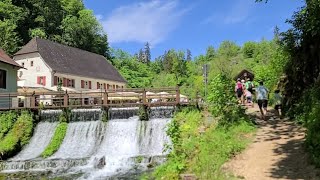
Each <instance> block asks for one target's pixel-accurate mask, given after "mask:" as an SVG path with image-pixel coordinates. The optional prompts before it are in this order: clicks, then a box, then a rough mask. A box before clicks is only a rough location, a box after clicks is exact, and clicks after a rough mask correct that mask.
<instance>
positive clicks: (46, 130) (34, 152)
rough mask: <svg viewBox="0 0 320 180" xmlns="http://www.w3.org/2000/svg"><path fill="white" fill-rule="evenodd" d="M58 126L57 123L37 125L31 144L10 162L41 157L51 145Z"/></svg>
mask: <svg viewBox="0 0 320 180" xmlns="http://www.w3.org/2000/svg"><path fill="white" fill-rule="evenodd" d="M56 126H57V122H55V123H50V122H40V123H39V124H38V125H37V127H36V129H35V133H34V135H33V137H32V138H31V140H30V142H29V144H28V145H27V146H26V147H25V148H23V150H22V151H21V152H20V153H19V154H18V155H16V156H15V157H14V158H12V159H11V160H10V161H24V160H29V159H34V158H37V157H39V156H40V154H41V153H42V152H43V151H44V149H45V148H46V147H47V145H48V144H49V143H50V140H51V138H52V136H53V134H54V131H55V129H56Z"/></svg>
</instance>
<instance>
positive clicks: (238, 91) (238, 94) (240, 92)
mask: <svg viewBox="0 0 320 180" xmlns="http://www.w3.org/2000/svg"><path fill="white" fill-rule="evenodd" d="M242 94H243V92H242V89H237V96H238V98H241V96H242Z"/></svg>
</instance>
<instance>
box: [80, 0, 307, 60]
mask: <svg viewBox="0 0 320 180" xmlns="http://www.w3.org/2000/svg"><path fill="white" fill-rule="evenodd" d="M84 3H85V5H86V7H87V8H89V9H92V10H93V11H94V14H95V15H96V17H97V18H98V19H99V21H100V22H101V24H102V26H103V28H104V30H105V31H106V32H107V33H108V37H109V43H110V46H111V47H113V48H120V49H123V50H125V51H127V52H129V53H130V54H134V53H135V52H138V51H139V49H140V48H142V47H143V46H144V44H145V42H147V41H148V42H149V43H150V44H151V56H152V59H154V58H155V57H157V56H159V55H162V54H163V52H164V51H165V50H169V49H172V48H174V49H176V50H186V49H190V50H191V53H192V55H193V56H198V55H200V54H203V53H205V51H206V48H207V47H208V46H209V45H213V46H214V47H215V48H217V47H218V46H219V44H220V43H221V42H222V41H224V40H231V41H234V42H236V43H237V44H239V45H241V44H243V43H244V42H246V41H259V40H261V39H262V38H265V39H271V38H272V37H273V29H274V27H275V26H278V27H279V28H280V30H281V31H285V30H286V29H288V28H289V25H288V24H286V23H285V20H286V19H288V18H290V17H291V15H292V14H293V12H294V11H296V10H297V9H298V8H299V7H301V6H302V5H303V4H304V1H303V0H270V1H269V2H268V3H267V4H265V3H255V2H254V0H196V1H194V0H121V1H120V0H84Z"/></svg>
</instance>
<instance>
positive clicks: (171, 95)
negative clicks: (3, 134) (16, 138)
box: [0, 87, 190, 110]
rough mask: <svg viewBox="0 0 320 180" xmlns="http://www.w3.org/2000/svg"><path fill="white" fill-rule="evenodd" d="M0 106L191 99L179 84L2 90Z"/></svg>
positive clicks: (150, 104)
mask: <svg viewBox="0 0 320 180" xmlns="http://www.w3.org/2000/svg"><path fill="white" fill-rule="evenodd" d="M0 99H1V100H2V101H1V102H6V106H3V105H2V106H1V107H0V110H19V109H60V108H93V107H137V106H141V105H145V106H148V107H158V106H177V105H187V104H189V103H190V101H189V99H188V98H187V97H185V96H182V97H181V94H180V89H179V87H166V88H141V89H117V90H104V91H102V90H100V91H99V90H96V91H84V92H67V91H59V92H45V93H36V92H33V93H0Z"/></svg>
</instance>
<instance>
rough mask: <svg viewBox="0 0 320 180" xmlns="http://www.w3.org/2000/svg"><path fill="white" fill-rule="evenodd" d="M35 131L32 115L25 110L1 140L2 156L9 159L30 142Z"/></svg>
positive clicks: (0, 151) (0, 154)
mask: <svg viewBox="0 0 320 180" xmlns="http://www.w3.org/2000/svg"><path fill="white" fill-rule="evenodd" d="M32 132H33V119H32V115H31V114H30V113H29V112H27V111H23V112H22V113H21V115H20V116H19V117H18V119H17V121H16V122H15V123H14V125H13V128H12V129H11V130H10V131H9V133H8V134H7V135H6V136H5V137H4V139H3V140H2V141H1V142H0V158H1V159H7V158H9V157H11V156H12V155H14V154H15V153H16V152H18V151H19V150H20V149H21V148H22V147H23V146H24V145H26V144H28V142H29V140H30V138H31V136H32Z"/></svg>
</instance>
